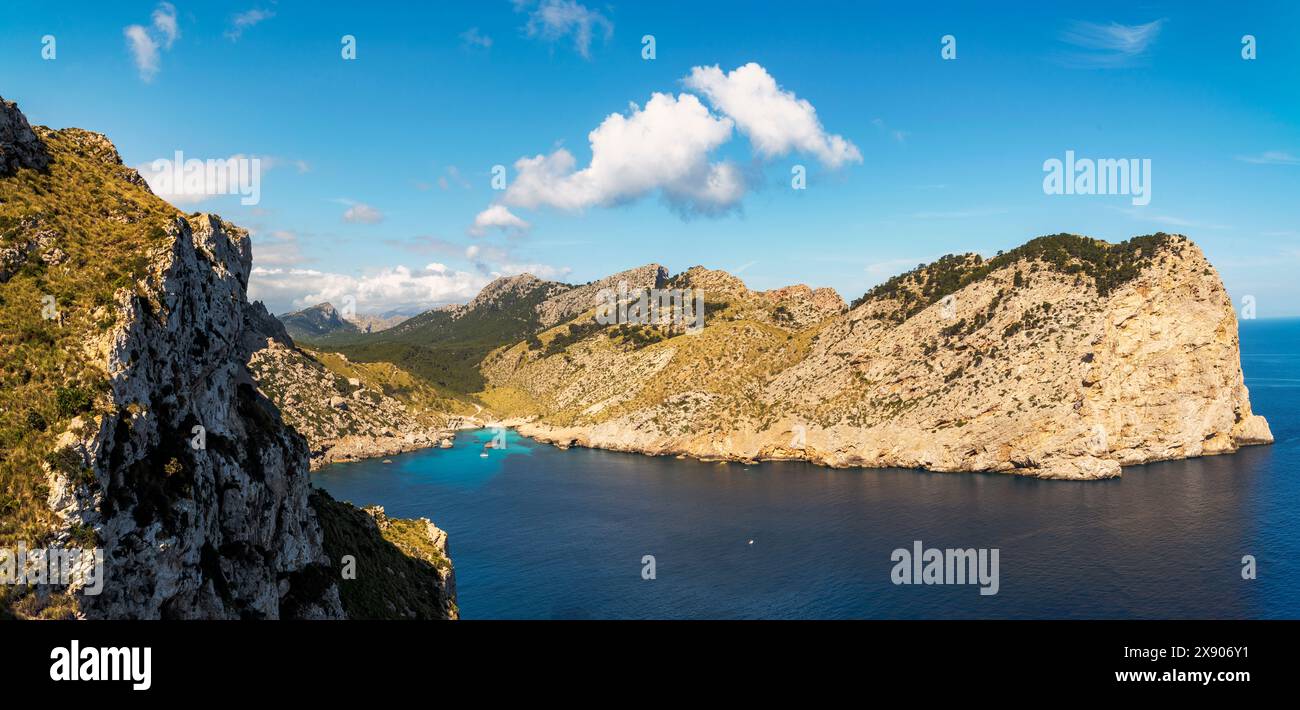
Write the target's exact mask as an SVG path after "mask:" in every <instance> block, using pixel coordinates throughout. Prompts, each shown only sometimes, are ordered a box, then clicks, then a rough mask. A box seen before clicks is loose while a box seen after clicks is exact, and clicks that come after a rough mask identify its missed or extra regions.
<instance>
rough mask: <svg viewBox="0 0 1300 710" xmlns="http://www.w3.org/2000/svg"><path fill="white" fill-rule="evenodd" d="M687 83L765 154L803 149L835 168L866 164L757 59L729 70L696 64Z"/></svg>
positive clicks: (686, 80)
mask: <svg viewBox="0 0 1300 710" xmlns="http://www.w3.org/2000/svg"><path fill="white" fill-rule="evenodd" d="M683 81H684V82H685V84H686V86H687V87H688V88H691V89H694V90H696V91H699V92H700V93H702V94H704V96H705V98H707V99H708V100H709V103H710V104H712V105H713V107H714V108H716V109H717V110H718V111H720V112H722V113H724V114H726V115H727V116H729V117H730V118H731V119H733V120H734V121H735V122H736V127H737V128H739V129H740V131H741V132H742V133H744V134H745V135H746V136H747V137H748V138H749V140H750V142H751V143H752V144H753V146H754V149H755V150H756V151H757V152H758V154H759V155H762V156H763V157H765V158H774V157H779V156H782V155H786V154H788V153H790V152H791V151H800V152H804V153H811V154H812V155H815V156H816V157H817V158H818V159H819V160H821V162H822V163H823V164H824V165H826V166H828V167H832V168H838V167H840V166H841V165H844V164H845V163H850V162H853V163H861V162H862V153H860V152H859V151H858V148H857V146H855V145H853V144H852V143H850V142H848V141H847V140H845V139H844V137H843V136H839V135H832V134H828V133H827V132H826V131H825V129H823V128H822V124H821V122H820V121H818V120H817V110H816V109H814V108H813V105H812V104H811V103H808V101H807V100H805V99H800V98H799V97H797V96H795V95H794V92H791V91H786V90H784V89H782V88H781V87H779V86H777V83H776V79H774V78H773V77H772V75H771V74H768V73H767V70H766V69H764V68H763V67H761V66H759V65H758V64H756V63H754V62H750V63H749V64H746V65H744V66H742V67H739V68H737V69H734V70H732V71H730V72H727V73H723V71H722V69H721V68H719V67H718V66H717V65H714V66H711V67H695V68H694V69H692V70H691V74H690V76H688V77H686V78H685V79H684V80H683Z"/></svg>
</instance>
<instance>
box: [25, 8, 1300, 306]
mask: <svg viewBox="0 0 1300 710" xmlns="http://www.w3.org/2000/svg"><path fill="white" fill-rule="evenodd" d="M912 5H914V4H902V3H900V4H898V6H894V5H886V4H874V3H873V4H868V3H848V2H845V3H828V4H824V5H823V4H818V3H781V4H777V3H753V2H744V3H740V2H737V3H726V2H717V3H713V2H709V3H701V2H674V1H665V2H654V3H617V4H606V3H597V2H595V1H592V2H575V1H574V0H541V2H511V1H509V0H501V1H500V2H497V1H495V0H480V1H478V2H472V3H463V4H453V3H430V4H427V5H426V4H423V3H420V4H417V3H401V2H392V3H386V2H366V3H316V2H312V3H309V2H289V1H280V2H260V3H259V2H236V3H209V2H187V1H185V0H176V1H175V2H174V3H172V4H170V5H169V4H166V3H161V4H160V3H157V2H114V3H99V2H84V3H83V2H59V3H53V2H50V3H39V4H16V5H15V7H14V8H12V9H10V10H9V11H7V12H6V13H5V21H4V23H3V24H2V25H0V95H2V96H4V97H5V98H6V99H10V100H15V101H17V102H18V103H19V106H20V107H21V108H22V109H23V110H24V111H25V112H26V113H27V115H28V117H29V118H30V119H31V120H32V121H33V122H34V123H41V124H46V125H50V126H54V127H63V126H79V127H83V128H89V129H92V130H96V131H101V132H103V133H105V134H107V135H108V136H109V137H110V138H111V139H112V140H113V141H114V142H115V143H116V144H117V146H118V148H119V150H120V151H121V153H122V155H123V158H124V160H125V161H126V162H127V163H129V164H131V165H136V166H147V165H148V164H149V163H150V162H151V161H153V160H155V159H157V158H170V157H172V156H173V154H174V153H175V151H178V150H179V151H182V152H183V153H184V155H185V157H187V158H200V159H206V158H226V157H229V156H259V157H260V158H261V159H262V161H263V166H262V167H263V175H262V185H261V200H260V202H259V203H258V204H257V205H252V206H246V205H242V204H240V201H239V199H238V197H234V196H214V197H211V198H209V199H205V200H202V201H197V202H196V201H193V200H192V199H191V200H187V201H184V202H183V203H181V204H180V206H181V207H182V208H183V209H186V210H202V211H211V212H216V213H219V214H221V215H222V216H224V217H226V218H227V219H230V220H232V221H234V222H236V223H238V224H240V225H242V226H245V227H248V228H249V229H250V230H252V231H253V233H254V255H255V256H254V265H255V267H257V273H256V274H255V277H254V296H255V297H260V298H263V299H264V300H266V301H267V302H268V306H269V307H270V308H271V309H272V311H275V312H283V311H285V310H291V309H293V308H295V307H300V306H303V305H310V304H311V303H312V302H314V301H316V300H322V299H329V300H332V301H338V300H341V299H342V298H344V297H345V296H347V295H352V296H353V297H355V299H356V308H357V310H359V311H361V312H384V311H389V310H393V309H403V310H407V311H410V310H414V309H418V308H422V307H427V306H430V305H434V304H435V303H438V302H449V301H463V300H465V299H466V298H468V297H469V296H472V295H473V293H474V292H476V290H477V289H478V288H479V287H481V285H482V284H483V283H485V282H486V281H487V280H489V279H490V278H492V277H493V276H494V275H497V274H505V273H517V272H519V271H522V270H529V271H532V272H534V273H537V274H538V275H539V276H543V277H548V278H557V279H559V280H564V281H570V282H585V281H588V280H591V279H595V278H599V277H601V276H604V275H607V274H609V273H612V272H615V271H619V270H622V269H625V268H630V267H632V266H636V265H640V264H644V263H648V262H659V263H662V264H665V265H667V266H668V267H669V268H670V269H671V270H673V271H674V272H676V271H680V270H683V269H685V268H688V267H689V266H692V265H695V264H703V265H706V266H709V267H712V268H721V269H726V270H729V271H732V272H733V273H736V272H739V275H740V276H741V277H742V278H743V279H745V281H746V282H747V283H748V284H749V285H750V286H751V287H752V288H758V289H766V288H775V287H779V286H783V285H787V284H791V283H807V284H809V285H812V286H832V287H834V288H836V289H837V290H838V291H839V292H840V293H841V295H843V296H844V297H845V299H846V300H848V299H852V298H854V297H856V296H858V295H860V294H861V293H862V292H863V291H864V290H865V289H867V288H868V287H870V286H871V285H873V284H875V283H878V282H880V281H882V280H884V279H885V278H887V277H888V276H890V275H892V274H894V273H898V272H900V271H903V270H906V269H907V268H909V267H911V266H914V265H915V264H916V263H917V262H920V261H928V260H930V259H933V258H936V257H938V256H940V255H942V254H945V253H949V252H967V251H976V252H980V253H983V254H985V255H991V254H993V253H994V252H996V251H997V250H999V249H1008V248H1011V247H1014V246H1016V245H1018V244H1020V243H1023V242H1024V241H1026V240H1028V239H1030V238H1032V237H1034V236H1037V235H1040V234H1048V233H1056V232H1062V231H1066V232H1076V233H1081V234H1088V235H1091V236H1095V237H1099V238H1103V239H1107V240H1111V241H1118V240H1122V239H1126V238H1128V237H1130V236H1133V235H1136V234H1145V233H1150V232H1154V231H1158V230H1165V231H1175V232H1180V233H1185V234H1187V235H1188V236H1190V237H1192V238H1193V239H1194V240H1195V241H1196V242H1197V243H1198V244H1200V245H1201V247H1202V248H1203V249H1204V250H1205V251H1206V253H1207V255H1208V256H1209V258H1210V259H1211V261H1212V262H1213V263H1214V264H1215V265H1216V266H1217V267H1218V268H1219V270H1220V272H1221V273H1222V274H1223V276H1224V279H1225V282H1226V283H1227V285H1228V288H1229V291H1230V292H1231V293H1232V295H1233V296H1234V298H1235V299H1237V300H1238V301H1240V299H1241V298H1242V297H1243V296H1245V295H1251V296H1254V297H1255V299H1256V302H1257V309H1258V314H1259V316H1260V317H1270V316H1290V315H1300V289H1297V287H1296V284H1295V281H1296V279H1295V276H1294V274H1296V273H1298V272H1300V207H1298V206H1297V198H1298V197H1300V5H1296V4H1295V3H1287V2H1278V3H1235V4H1232V5H1229V6H1225V7H1222V8H1218V9H1212V8H1203V7H1189V6H1188V5H1190V3H1169V4H1158V3H1157V4H1140V5H1139V4H1133V3H1103V2H1098V3H1089V4H1088V5H1087V6H1079V7H1076V8H1074V9H1069V10H1066V9H1062V8H1055V7H1050V6H1049V5H1050V4H1048V3H1023V4H1022V3H1008V4H1004V5H999V4H996V3H994V4H982V3H981V4H979V5H978V6H977V5H976V4H973V3H953V4H951V5H943V4H940V5H937V6H936V5H929V4H927V5H928V6H927V7H924V8H921V7H913V6H912ZM155 18H157V19H155ZM647 34H650V35H653V36H654V38H655V58H654V59H652V60H647V59H644V58H643V57H642V50H643V44H642V37H643V36H644V35H647ZM1247 34H1250V35H1253V36H1255V38H1256V42H1257V45H1256V46H1257V58H1256V59H1254V60H1251V61H1247V60H1244V59H1243V58H1242V36H1243V35H1247ZM46 35H52V36H53V37H54V38H55V42H56V44H55V49H56V55H55V58H54V59H52V60H48V59H44V58H43V57H42V47H43V45H42V38H43V37H45V36H46ZM344 35H351V36H353V37H355V38H356V59H355V60H345V59H343V58H342V57H341V54H340V50H341V47H342V44H341V38H342V37H343V36H344ZM944 35H952V36H954V37H955V40H956V52H957V54H956V59H953V60H945V59H943V58H942V57H941V49H942V46H941V38H942V37H943V36H944ZM132 37H134V38H135V43H134V45H133V44H132ZM751 63H752V64H753V65H754V67H751V68H749V69H748V70H746V71H745V72H741V73H738V74H732V72H733V71H735V70H737V69H739V68H741V67H745V66H747V65H750V64H751ZM714 66H717V67H718V68H719V70H718V72H716V73H713V74H710V73H709V71H708V68H710V67H714ZM697 68H700V69H699V70H698V71H697ZM693 72H694V76H695V77H696V79H695V80H691V79H690V77H692V76H693ZM742 74H743V76H742ZM767 81H770V82H772V85H771V86H770V87H768V86H767V84H765V82H767ZM765 87H766V88H767V89H769V90H768V91H767V92H766V93H764V90H765ZM656 92H658V93H663V94H667V96H665V97H663V98H662V99H661V100H660V103H659V104H658V106H657V109H656V111H651V109H650V107H649V105H650V103H651V101H652V96H653V95H655V94H656ZM765 101H766V103H764V102H765ZM802 102H806V103H802ZM633 104H635V106H633ZM773 107H777V108H780V109H782V110H781V111H773V110H769V109H772V108H773ZM814 111H815V114H812V112H814ZM612 114H620V115H621V118H614V119H611V118H610V116H611V115H612ZM810 115H815V120H813V121H812V122H811V123H809V116H810ZM620 127H621V128H622V129H623V130H621V132H620V131H616V130H615V129H616V128H620ZM598 128H600V129H602V130H601V135H603V136H605V137H606V138H608V141H607V142H606V143H605V144H603V145H602V147H601V149H600V150H601V151H603V152H602V155H601V157H600V159H599V161H598V163H599V164H598V165H597V166H591V169H588V167H589V164H590V163H591V162H592V157H593V150H592V146H591V144H590V143H589V134H592V133H593V131H597V129H598ZM647 129H649V130H651V132H650V133H648V134H643V133H641V131H644V130H647ZM641 135H645V136H646V138H645V140H640V139H638V138H637V136H641ZM836 140H842V141H843V143H835V142H834V141H836ZM560 151H562V153H561V152H560ZM1066 151H1074V153H1075V154H1077V155H1078V156H1080V157H1090V158H1097V159H1101V158H1124V159H1129V158H1135V159H1149V160H1150V161H1151V175H1150V182H1151V191H1150V195H1151V200H1150V203H1149V204H1147V205H1145V206H1136V205H1134V204H1133V201H1132V200H1131V199H1130V197H1129V196H1124V195H1049V194H1045V192H1044V189H1043V177H1044V171H1043V163H1044V161H1045V160H1048V159H1051V158H1058V159H1063V158H1064V156H1065V153H1066ZM557 155H562V156H567V157H569V158H571V159H572V165H571V166H565V165H561V164H558V163H557V164H554V165H553V167H554V169H552V170H546V169H541V168H537V169H534V171H533V172H532V173H531V174H529V175H530V181H526V180H521V179H520V178H521V177H523V176H524V175H525V174H526V171H525V170H522V169H521V168H520V167H519V165H517V161H519V160H520V159H521V158H533V157H534V156H547V157H549V158H555V157H556V156H557ZM561 162H562V161H561ZM547 164H548V165H552V164H551V163H547ZM495 165H503V166H506V167H507V173H506V176H507V180H508V186H509V188H508V189H507V190H505V191H498V190H493V189H492V185H491V178H492V170H493V166H495ZM796 165H802V166H804V167H805V169H806V172H807V176H808V178H807V188H806V189H804V190H794V189H792V188H791V185H790V181H791V169H792V167H793V166H796ZM718 166H721V167H718ZM715 169H716V172H715ZM675 171H676V172H675ZM701 171H705V172H701ZM706 173H707V174H706ZM525 182H528V183H529V184H530V185H531V186H528V185H524V183H525ZM494 206H495V208H494ZM489 208H494V209H495V211H494V212H491V213H489V214H490V215H495V216H496V217H498V218H501V217H502V215H508V216H509V217H508V219H506V218H501V219H496V220H492V219H487V220H486V222H487V223H488V224H489V226H484V225H483V224H481V225H480V226H481V227H482V228H481V229H477V230H476V229H475V228H474V225H475V219H476V217H477V216H479V215H480V214H484V213H485V210H489ZM483 219H484V218H480V220H481V221H482V220H483ZM516 219H517V220H520V222H514V224H515V225H517V226H516V227H515V228H506V229H502V228H499V227H500V226H503V225H504V226H508V224H509V223H510V221H511V220H516ZM521 223H526V224H527V228H526V229H523V228H518V225H520V224H521ZM491 224H495V225H497V227H493V226H490V225H491ZM336 305H338V304H336Z"/></svg>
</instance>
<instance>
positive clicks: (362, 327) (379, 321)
mask: <svg viewBox="0 0 1300 710" xmlns="http://www.w3.org/2000/svg"><path fill="white" fill-rule="evenodd" d="M407 318H410V316H409V315H402V314H399V313H380V314H361V313H357V314H354V315H352V316H351V317H349V318H346V319H345V320H347V321H348V322H349V323H352V324H353V325H355V326H356V327H357V330H359V331H361V332H362V333H378V332H379V331H381V330H388V329H389V328H392V327H393V326H395V325H397V324H398V323H401V322H403V321H405V320H406V319H407Z"/></svg>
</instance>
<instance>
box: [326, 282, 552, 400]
mask: <svg viewBox="0 0 1300 710" xmlns="http://www.w3.org/2000/svg"><path fill="white" fill-rule="evenodd" d="M538 283H539V284H543V283H544V282H538ZM552 286H553V285H552ZM549 295H551V289H550V287H549V286H541V285H539V287H537V288H534V289H532V290H530V291H527V292H526V293H523V294H518V293H514V292H507V293H504V294H502V295H501V296H500V297H499V298H498V299H497V300H495V301H494V302H493V303H491V304H486V305H483V306H479V307H477V308H473V309H467V310H462V311H457V312H453V311H451V310H432V311H426V312H425V313H422V314H420V315H418V316H416V317H414V318H411V319H410V320H408V321H405V322H403V323H401V324H400V325H398V326H396V327H394V328H390V329H388V330H384V331H380V332H378V333H371V334H365V333H362V334H338V335H333V336H327V337H325V338H321V339H318V340H314V341H312V343H311V345H312V347H313V348H317V349H319V350H325V351H332V352H340V353H343V354H344V355H347V356H348V358H349V359H351V360H354V361H357V362H390V363H393V364H395V365H397V366H398V367H400V368H402V369H403V370H406V371H407V372H411V373H413V374H416V375H419V376H420V377H423V378H424V379H426V380H428V381H429V382H432V383H433V384H435V385H437V386H438V387H441V388H445V389H446V390H448V391H450V392H453V393H458V394H469V393H473V392H478V391H481V390H482V389H483V385H484V382H483V376H482V374H480V372H479V367H478V366H479V363H480V362H482V360H483V358H484V357H485V356H486V355H487V354H488V353H489V352H491V351H492V350H494V349H496V348H498V347H501V346H502V345H507V344H511V343H516V342H519V341H521V340H524V339H525V338H527V337H528V336H530V335H533V334H535V333H537V332H538V331H539V330H540V329H541V323H540V321H539V319H538V315H537V305H538V304H539V303H541V302H542V301H544V300H545V299H546V298H547V297H548V296H549Z"/></svg>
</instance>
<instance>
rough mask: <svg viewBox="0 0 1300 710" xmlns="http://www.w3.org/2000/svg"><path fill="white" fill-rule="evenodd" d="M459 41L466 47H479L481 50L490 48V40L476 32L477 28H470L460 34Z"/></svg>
mask: <svg viewBox="0 0 1300 710" xmlns="http://www.w3.org/2000/svg"><path fill="white" fill-rule="evenodd" d="M460 39H461V41H462V42H464V43H465V46H466V47H479V48H482V49H491V48H492V38H491V37H488V36H487V35H485V34H483V33H482V32H479V31H478V28H477V27H471V28H469V29H467V30H465V31H464V32H461V33H460Z"/></svg>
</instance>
